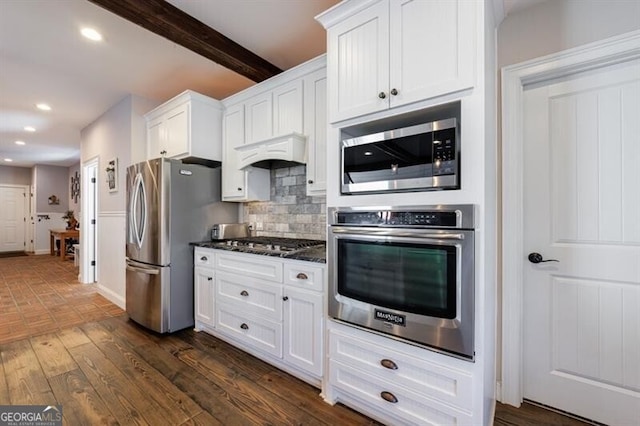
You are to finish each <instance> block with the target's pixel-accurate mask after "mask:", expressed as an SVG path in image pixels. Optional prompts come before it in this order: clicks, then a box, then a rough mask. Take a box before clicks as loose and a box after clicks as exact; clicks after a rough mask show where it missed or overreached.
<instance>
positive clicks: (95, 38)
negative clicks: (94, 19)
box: [80, 28, 102, 41]
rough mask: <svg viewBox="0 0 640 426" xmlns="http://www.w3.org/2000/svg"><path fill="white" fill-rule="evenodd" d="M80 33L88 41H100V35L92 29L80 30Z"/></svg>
mask: <svg viewBox="0 0 640 426" xmlns="http://www.w3.org/2000/svg"><path fill="white" fill-rule="evenodd" d="M80 33H81V34H82V35H83V36H85V37H86V38H88V39H89V40H93V41H101V40H102V34H100V33H99V32H98V31H96V30H94V29H93V28H83V29H82V30H80Z"/></svg>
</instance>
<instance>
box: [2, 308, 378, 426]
mask: <svg viewBox="0 0 640 426" xmlns="http://www.w3.org/2000/svg"><path fill="white" fill-rule="evenodd" d="M0 355H1V358H2V366H1V367H0V373H2V374H0V405H9V404H11V405H15V404H38V405H53V404H61V405H62V407H63V417H64V419H65V423H66V424H69V425H94V424H122V425H130V424H150V425H182V424H203V425H256V424H259V425H265V424H270V425H284V424H287V425H372V424H377V423H376V422H374V421H372V420H371V419H369V418H367V417H365V416H362V415H360V414H358V413H356V412H355V411H352V410H350V409H348V408H346V407H344V406H341V405H336V406H334V407H332V406H330V405H328V404H325V403H324V402H323V401H322V399H321V398H320V397H319V396H318V393H319V391H318V390H317V389H316V388H314V387H312V386H309V385H307V384H306V383H303V382H301V381H299V380H297V379H295V378H293V377H291V376H290V375H288V374H286V373H283V372H281V371H280V370H278V369H276V368H274V367H272V366H270V365H268V364H266V363H264V362H262V361H260V360H258V359H256V358H254V357H252V356H249V355H247V354H245V353H244V352H242V351H239V350H237V349H235V348H234V347H232V346H230V345H228V344H226V343H224V342H221V341H219V340H217V339H215V338H213V337H211V336H208V335H206V334H204V333H195V332H193V331H183V332H180V333H178V334H175V335H171V336H156V335H153V334H150V333H149V332H146V331H143V330H142V329H141V328H140V327H138V326H136V325H135V324H133V323H131V322H130V321H128V320H127V319H126V316H122V317H117V318H110V319H107V320H102V321H97V322H91V323H87V324H83V325H80V326H77V327H73V328H69V329H65V330H61V331H58V332H55V333H49V334H44V335H39V336H34V337H31V338H30V339H24V340H19V341H15V342H10V343H5V344H1V345H0Z"/></svg>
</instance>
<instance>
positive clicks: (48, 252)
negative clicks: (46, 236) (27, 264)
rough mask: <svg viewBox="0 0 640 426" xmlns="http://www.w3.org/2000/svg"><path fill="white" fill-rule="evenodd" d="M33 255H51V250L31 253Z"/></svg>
mask: <svg viewBox="0 0 640 426" xmlns="http://www.w3.org/2000/svg"><path fill="white" fill-rule="evenodd" d="M33 254H36V255H38V254H51V249H40V250H36V251H34V252H33Z"/></svg>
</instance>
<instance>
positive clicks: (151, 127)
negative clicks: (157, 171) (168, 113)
mask: <svg viewBox="0 0 640 426" xmlns="http://www.w3.org/2000/svg"><path fill="white" fill-rule="evenodd" d="M163 133H164V126H163V119H162V118H157V119H155V120H152V121H149V122H148V123H147V158H149V159H152V158H158V157H161V156H162V154H161V151H163V150H164V142H163V140H162V138H163Z"/></svg>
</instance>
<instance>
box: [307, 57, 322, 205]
mask: <svg viewBox="0 0 640 426" xmlns="http://www.w3.org/2000/svg"><path fill="white" fill-rule="evenodd" d="M304 115H305V118H304V125H305V129H304V133H305V134H306V135H307V195H310V196H313V195H324V194H325V192H326V189H327V153H326V151H327V126H328V122H327V70H326V69H325V68H322V69H320V70H318V71H316V72H314V73H311V74H309V75H308V76H306V77H305V78H304Z"/></svg>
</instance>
